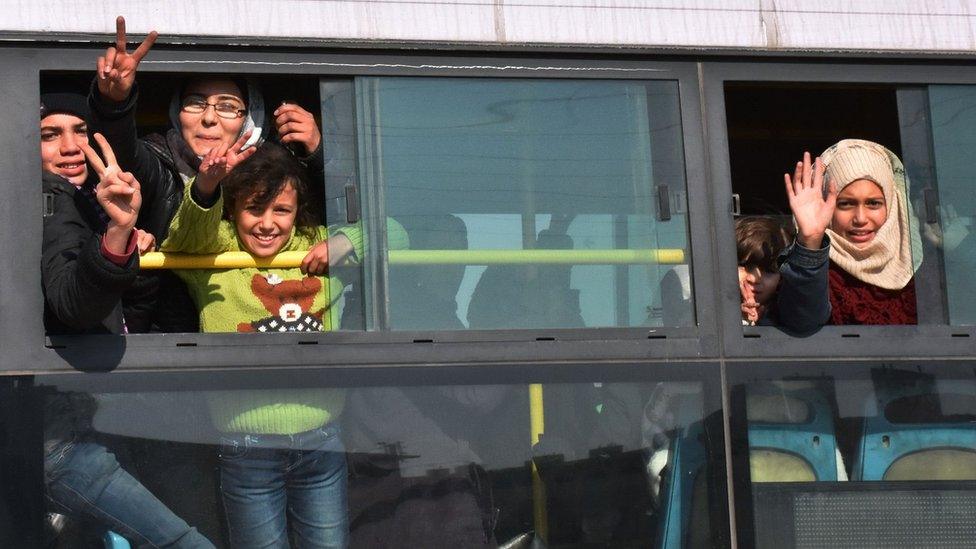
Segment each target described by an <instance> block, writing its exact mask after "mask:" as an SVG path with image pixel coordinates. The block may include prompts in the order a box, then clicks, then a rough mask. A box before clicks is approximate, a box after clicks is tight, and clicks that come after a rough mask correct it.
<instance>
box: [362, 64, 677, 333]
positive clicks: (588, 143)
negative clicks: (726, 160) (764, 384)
mask: <svg viewBox="0 0 976 549" xmlns="http://www.w3.org/2000/svg"><path fill="white" fill-rule="evenodd" d="M357 101H358V110H357V112H359V113H360V115H359V120H358V133H359V137H360V143H359V155H360V173H361V174H363V176H364V178H363V181H364V185H365V186H364V188H365V191H364V192H365V193H368V194H369V193H371V194H370V195H369V196H367V197H366V199H365V201H364V202H365V207H366V209H367V214H371V213H372V215H374V217H375V216H376V215H379V210H380V209H382V210H383V213H384V214H385V215H386V216H389V217H391V218H393V219H396V220H397V221H398V222H400V223H401V224H402V225H403V227H404V228H405V229H406V231H407V233H408V235H409V239H410V250H406V251H402V252H391V253H390V254H389V257H388V265H389V271H388V280H387V285H388V289H389V296H390V299H389V305H388V308H389V310H388V311H387V312H383V313H380V314H387V315H388V317H389V325H390V326H391V327H392V328H393V329H430V328H437V329H465V328H469V329H501V328H577V327H584V326H586V327H598V326H661V325H671V326H688V325H693V324H694V316H693V314H692V310H693V306H692V297H691V287H690V277H689V276H688V274H689V273H688V263H689V259H690V256H689V249H688V236H687V220H686V214H685V213H684V212H685V211H686V206H685V199H684V190H685V176H684V156H683V149H682V137H681V124H680V113H679V108H678V86H677V83H676V82H673V81H660V82H632V81H567V80H558V81H557V80H499V79H423V78H364V79H360V80H357ZM669 273H674V274H671V277H670V278H668V275H669ZM367 274H369V273H367ZM666 278H668V280H666ZM672 279H673V280H672ZM367 310H370V309H369V307H367ZM379 324H380V323H379V321H378V320H375V319H374V321H373V326H376V325H379Z"/></svg>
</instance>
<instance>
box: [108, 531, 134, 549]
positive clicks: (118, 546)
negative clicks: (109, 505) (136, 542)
mask: <svg viewBox="0 0 976 549" xmlns="http://www.w3.org/2000/svg"><path fill="white" fill-rule="evenodd" d="M102 539H103V540H104V542H105V549H130V545H129V542H128V541H127V540H126V539H125V538H123V537H122V536H120V535H118V534H116V533H115V532H112V531H108V532H105V536H104V537H103V538H102Z"/></svg>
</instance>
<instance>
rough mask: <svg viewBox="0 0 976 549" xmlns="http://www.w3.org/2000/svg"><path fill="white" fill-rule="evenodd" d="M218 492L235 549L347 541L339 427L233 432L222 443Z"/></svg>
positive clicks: (321, 545) (333, 545)
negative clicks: (276, 432)
mask: <svg viewBox="0 0 976 549" xmlns="http://www.w3.org/2000/svg"><path fill="white" fill-rule="evenodd" d="M221 446H222V447H221V452H220V459H219V464H220V491H221V494H222V496H223V500H224V509H225V511H226V513H227V522H228V530H229V534H230V542H231V546H232V547H234V548H235V549H237V548H251V547H254V548H262V549H263V548H279V547H280V548H287V547H289V546H290V545H289V541H288V539H289V536H288V523H289V522H290V524H291V530H292V535H293V537H294V540H295V542H296V545H297V546H298V547H303V548H304V547H314V548H316V549H317V548H343V547H346V546H347V545H348V543H349V534H348V532H349V519H348V517H347V513H346V477H347V472H346V456H345V448H344V447H343V445H342V441H341V440H340V438H339V426H338V425H336V424H335V423H329V424H327V425H325V426H323V427H321V428H319V429H315V430H312V431H306V432H304V433H298V434H295V435H256V434H231V435H227V436H225V437H222V439H221Z"/></svg>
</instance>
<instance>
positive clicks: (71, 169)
mask: <svg viewBox="0 0 976 549" xmlns="http://www.w3.org/2000/svg"><path fill="white" fill-rule="evenodd" d="M79 143H88V126H87V125H86V124H85V121H84V120H82V119H81V118H79V117H77V116H75V115H73V114H67V113H54V114H49V115H47V116H45V117H44V118H42V119H41V168H42V169H44V171H48V172H51V173H54V174H57V175H60V176H61V177H63V178H65V179H67V180H68V181H70V182H71V183H72V184H73V185H81V184H82V183H84V182H85V178H86V177H88V166H87V165H86V164H85V153H84V152H83V151H82V150H81V147H80V146H79Z"/></svg>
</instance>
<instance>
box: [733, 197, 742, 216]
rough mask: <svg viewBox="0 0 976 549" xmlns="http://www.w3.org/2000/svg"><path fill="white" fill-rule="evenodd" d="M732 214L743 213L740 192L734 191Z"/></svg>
mask: <svg viewBox="0 0 976 549" xmlns="http://www.w3.org/2000/svg"><path fill="white" fill-rule="evenodd" d="M732 215H742V200H741V199H740V198H739V193H732Z"/></svg>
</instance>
